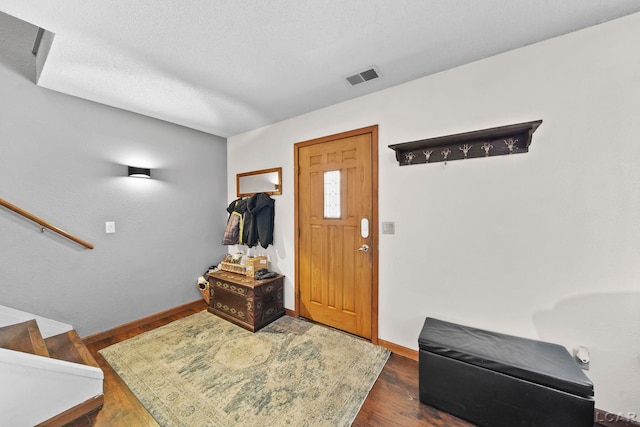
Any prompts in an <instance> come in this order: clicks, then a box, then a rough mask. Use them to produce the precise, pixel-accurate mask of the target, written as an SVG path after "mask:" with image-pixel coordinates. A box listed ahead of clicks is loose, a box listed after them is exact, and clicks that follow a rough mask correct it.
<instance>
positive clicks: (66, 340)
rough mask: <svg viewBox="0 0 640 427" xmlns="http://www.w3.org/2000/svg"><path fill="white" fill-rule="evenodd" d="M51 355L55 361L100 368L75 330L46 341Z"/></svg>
mask: <svg viewBox="0 0 640 427" xmlns="http://www.w3.org/2000/svg"><path fill="white" fill-rule="evenodd" d="M44 342H45V343H46V346H47V348H48V349H49V354H50V356H51V357H52V358H54V359H59V360H66V361H67V362H74V363H80V364H83V365H89V366H94V367H96V368H100V366H99V365H98V362H96V359H94V358H93V356H92V355H91V352H89V350H88V349H87V347H86V346H85V345H84V343H83V342H82V339H80V337H79V336H78V333H77V332H76V331H75V330H71V331H69V332H65V333H63V334H59V335H54V336H52V337H49V338H47V339H46V340H44Z"/></svg>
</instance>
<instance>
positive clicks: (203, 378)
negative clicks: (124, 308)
mask: <svg viewBox="0 0 640 427" xmlns="http://www.w3.org/2000/svg"><path fill="white" fill-rule="evenodd" d="M100 354H102V356H103V357H104V358H105V359H106V360H107V361H108V362H109V364H110V365H111V366H112V367H113V369H114V370H115V371H116V372H117V373H118V375H119V376H120V377H121V378H122V379H123V380H124V382H125V383H126V384H127V386H128V387H129V388H130V389H131V391H132V392H133V393H134V394H135V395H136V397H137V398H138V399H139V400H140V402H142V404H143V405H144V406H145V407H146V408H147V410H148V411H149V413H151V415H153V417H154V418H155V419H156V420H157V421H158V423H159V424H160V425H162V426H167V427H169V426H171V427H173V426H189V427H194V426H236V425H239V426H332V427H334V426H348V425H350V424H351V423H352V422H353V419H354V418H355V416H356V415H357V413H358V411H359V410H360V407H361V405H362V403H363V402H364V400H365V398H366V397H367V394H368V393H369V391H370V390H371V387H372V386H373V384H374V382H375V381H376V379H377V377H378V375H379V374H380V372H381V371H382V368H383V367H384V364H385V362H386V361H387V358H388V357H389V351H388V350H386V349H383V348H382V347H378V346H375V345H372V344H371V343H369V342H367V341H363V340H360V339H358V338H355V337H353V336H351V335H348V334H346V333H343V332H339V331H336V330H333V329H329V328H326V327H323V326H320V325H316V324H313V323H310V322H307V321H304V320H302V319H296V318H292V317H289V316H284V317H281V318H280V319H278V320H276V321H275V322H273V323H271V324H270V325H268V326H266V327H265V328H263V329H261V330H260V331H258V332H256V333H252V332H249V331H246V330H244V329H242V328H240V327H238V326H236V325H234V324H232V323H229V322H227V321H225V320H223V319H220V318H218V317H217V316H215V315H213V314H211V313H208V312H207V311H203V312H200V313H197V314H194V315H191V316H189V317H186V318H184V319H181V320H177V321H175V322H173V323H170V324H168V325H165V326H163V327H160V328H158V329H155V330H153V331H149V332H146V333H144V334H142V335H138V336H137V337H134V338H131V339H129V340H126V341H123V342H120V343H118V344H114V345H112V346H110V347H107V348H105V349H103V350H100Z"/></svg>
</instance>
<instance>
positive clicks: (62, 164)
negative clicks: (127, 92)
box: [0, 13, 227, 336]
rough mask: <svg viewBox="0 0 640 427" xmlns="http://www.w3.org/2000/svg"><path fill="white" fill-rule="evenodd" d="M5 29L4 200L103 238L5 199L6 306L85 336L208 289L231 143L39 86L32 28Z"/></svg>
mask: <svg viewBox="0 0 640 427" xmlns="http://www.w3.org/2000/svg"><path fill="white" fill-rule="evenodd" d="M0 29H1V30H0V36H2V37H1V39H0V183H1V185H0V198H3V199H6V200H8V201H9V202H11V203H13V204H15V205H18V206H20V207H22V208H23V209H26V210H28V211H30V212H32V213H34V214H36V215H38V216H40V217H42V218H44V219H45V220H47V221H50V222H51V223H53V224H54V225H56V226H58V227H60V228H62V229H64V230H66V231H69V232H71V233H72V234H75V235H77V236H78V237H80V238H82V239H84V240H88V241H89V242H91V243H93V244H94V245H95V249H94V250H87V249H84V248H82V247H81V246H79V245H77V244H75V243H73V242H71V241H68V240H66V239H64V238H62V237H60V236H58V235H56V234H53V233H52V232H45V233H44V234H42V233H40V231H39V228H40V227H39V226H37V225H36V224H35V223H32V222H30V221H27V220H25V219H24V218H22V217H20V216H18V215H17V214H14V213H13V212H11V211H9V210H7V209H4V208H0V304H2V305H5V306H9V307H12V308H15V309H19V310H24V311H27V312H31V313H34V314H37V315H41V316H45V317H48V318H51V319H55V320H58V321H61V322H65V323H69V324H71V325H73V326H74V327H75V329H76V330H77V331H78V333H79V334H80V335H82V336H84V335H89V334H92V333H96V332H101V331H105V330H108V329H111V328H113V327H115V326H117V325H120V324H123V323H126V322H130V321H133V320H136V319H139V318H142V317H145V316H148V315H151V314H154V313H157V312H160V311H163V310H167V309H170V308H173V307H176V306H179V305H181V304H185V303H188V302H191V301H195V300H197V299H200V298H201V295H200V292H199V291H198V290H197V288H196V278H197V277H198V276H199V275H201V274H202V273H203V272H204V271H205V270H206V269H207V267H208V266H210V265H212V264H214V263H217V262H218V261H219V260H220V258H221V257H222V256H223V254H224V253H225V252H226V249H225V248H224V247H223V246H222V245H221V241H222V234H223V231H224V221H225V218H226V212H225V210H224V209H225V207H226V176H227V173H226V141H225V140H224V139H223V138H218V137H215V136H212V135H209V134H205V133H202V132H197V131H194V130H191V129H187V128H184V127H181V126H176V125H172V124H169V123H166V122H162V121H159V120H155V119H151V118H148V117H144V116H140V115H137V114H133V113H129V112H125V111H122V110H118V109H114V108H111V107H106V106H104V105H100V104H96V103H93V102H89V101H85V100H82V99H79V98H74V97H71V96H67V95H62V94H60V93H56V92H52V91H50V90H47V89H43V88H40V87H37V86H36V85H35V84H34V82H33V80H34V79H35V58H34V57H33V56H32V55H31V47H32V44H33V40H34V39H35V34H36V29H35V27H33V26H32V25H30V24H27V23H24V22H22V21H19V20H17V19H15V18H12V17H10V16H8V15H6V14H2V13H0ZM45 66H46V65H45ZM126 165H133V166H144V167H151V168H152V174H153V179H152V180H144V179H136V178H128V177H126V176H125V175H126V172H127V168H126ZM105 221H115V223H116V233H115V234H105V228H104V227H105V224H104V223H105Z"/></svg>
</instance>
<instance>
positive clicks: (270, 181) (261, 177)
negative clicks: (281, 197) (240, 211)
mask: <svg viewBox="0 0 640 427" xmlns="http://www.w3.org/2000/svg"><path fill="white" fill-rule="evenodd" d="M256 193H266V194H269V195H270V196H271V195H274V194H282V168H272V169H262V170H259V171H252V172H244V173H239V174H237V175H236V195H237V197H246V196H251V195H253V194H256Z"/></svg>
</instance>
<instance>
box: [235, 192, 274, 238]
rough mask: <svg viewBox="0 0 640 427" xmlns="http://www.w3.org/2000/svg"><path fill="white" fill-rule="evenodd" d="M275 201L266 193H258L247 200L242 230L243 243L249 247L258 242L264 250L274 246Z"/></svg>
mask: <svg viewBox="0 0 640 427" xmlns="http://www.w3.org/2000/svg"><path fill="white" fill-rule="evenodd" d="M275 203H276V202H275V200H273V199H272V198H271V197H269V196H268V195H266V194H264V193H257V194H254V195H253V196H251V197H250V198H249V199H248V200H247V215H245V221H244V226H243V230H242V237H243V238H242V243H243V244H245V245H248V246H249V247H253V246H256V245H257V244H258V242H260V245H261V246H262V247H263V248H265V249H266V248H267V246H269V245H271V244H273V223H274V218H275Z"/></svg>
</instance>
